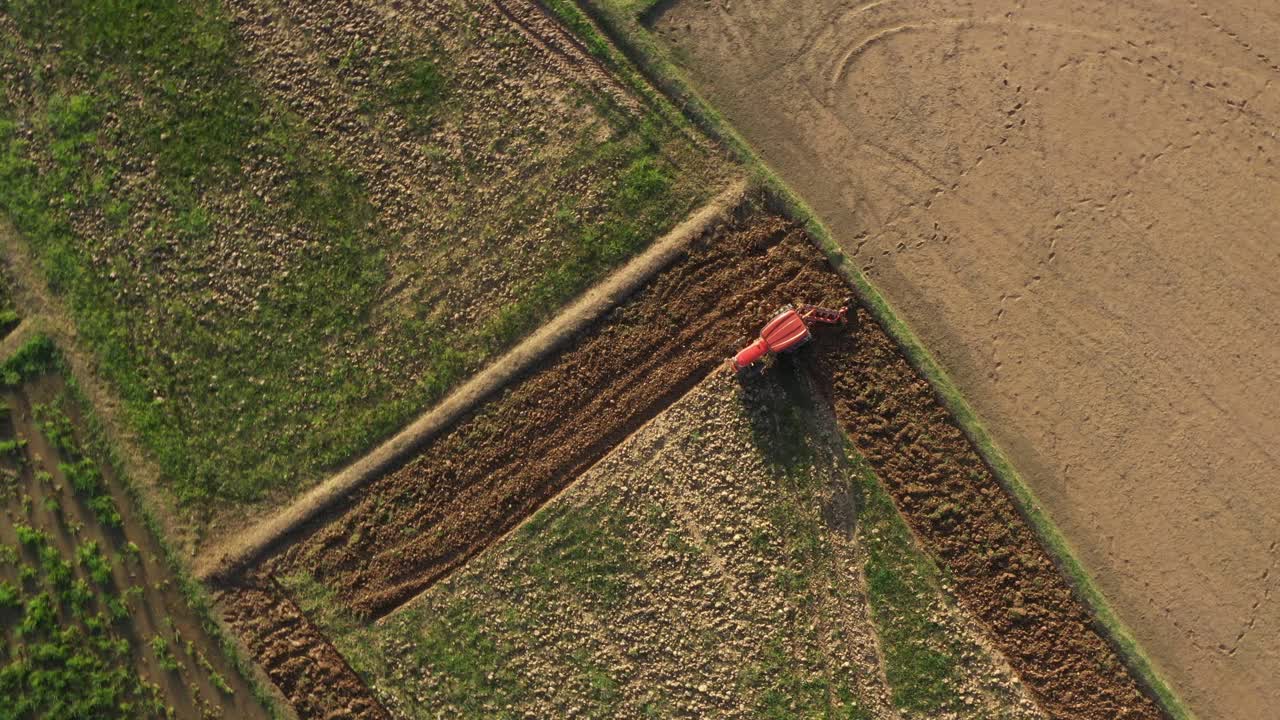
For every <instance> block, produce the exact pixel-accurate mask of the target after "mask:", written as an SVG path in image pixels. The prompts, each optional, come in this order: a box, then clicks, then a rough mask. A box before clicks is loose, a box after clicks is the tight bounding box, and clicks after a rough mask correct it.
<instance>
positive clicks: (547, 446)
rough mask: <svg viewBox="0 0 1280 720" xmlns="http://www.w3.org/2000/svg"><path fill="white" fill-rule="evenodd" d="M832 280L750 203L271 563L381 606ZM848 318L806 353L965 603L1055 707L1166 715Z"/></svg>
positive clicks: (483, 541)
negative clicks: (783, 307)
mask: <svg viewBox="0 0 1280 720" xmlns="http://www.w3.org/2000/svg"><path fill="white" fill-rule="evenodd" d="M846 288H847V286H846V285H844V283H843V282H842V281H841V280H840V278H839V277H838V276H837V275H836V274H835V273H833V272H832V271H831V270H830V269H829V268H828V266H827V265H826V263H825V261H824V260H823V259H822V258H821V257H820V254H819V253H818V251H817V250H816V249H814V248H813V247H812V245H811V244H810V243H809V242H808V241H807V240H806V239H805V236H804V234H803V231H801V230H800V229H799V228H798V227H797V226H795V225H794V224H790V223H788V222H786V221H784V220H781V219H780V218H777V217H776V216H772V215H769V214H767V213H763V212H759V213H754V214H745V211H744V214H740V215H739V217H738V218H737V219H736V220H735V221H734V222H733V223H732V224H731V225H729V226H727V227H726V226H722V227H720V228H717V229H716V230H714V231H712V233H711V234H710V237H709V238H706V239H704V240H703V241H699V242H697V243H695V244H694V245H693V246H691V249H690V250H689V252H688V256H687V257H686V258H685V259H683V260H681V261H679V262H677V263H676V264H675V265H674V266H673V267H672V268H671V270H669V271H668V272H666V273H664V274H663V275H661V276H659V277H658V278H656V279H655V280H654V281H653V282H652V283H651V284H650V285H649V286H648V287H647V288H646V289H645V290H644V291H642V292H641V293H639V294H638V295H637V296H636V297H634V298H633V299H632V300H631V301H629V302H628V303H626V304H625V305H623V306H621V307H620V308H619V309H617V310H616V311H615V312H614V313H612V314H611V315H610V316H609V317H608V318H607V319H606V320H604V321H602V322H601V323H600V324H599V325H598V326H596V328H595V329H594V330H593V331H591V332H590V333H588V334H585V335H584V336H583V337H582V338H581V339H580V340H579V341H578V342H577V343H575V344H574V345H573V346H571V348H570V349H569V350H568V351H566V352H565V353H564V354H562V355H560V356H559V357H558V358H556V359H554V360H551V361H548V362H547V364H546V365H545V366H544V367H542V368H541V369H539V370H537V371H535V372H533V373H532V374H531V375H530V376H528V377H527V378H526V379H524V380H523V381H521V382H520V383H518V384H517V385H515V386H513V387H511V388H510V389H508V390H507V391H506V392H505V393H504V394H503V395H502V396H500V397H499V398H497V399H496V400H495V401H493V402H492V403H490V404H489V405H488V406H486V407H485V408H484V409H482V410H481V411H479V412H478V413H477V414H475V415H474V416H472V417H470V418H468V419H466V420H465V421H463V422H462V423H461V424H460V425H459V426H458V427H457V428H456V429H454V430H453V431H451V432H450V433H448V434H446V435H444V436H442V437H441V438H440V439H439V440H437V441H436V442H434V443H433V444H431V445H430V446H428V447H427V448H426V449H425V450H424V452H423V454H422V455H421V456H420V457H418V458H417V459H415V460H413V461H410V462H409V463H408V464H407V465H405V466H404V467H402V468H401V469H399V470H397V471H395V472H393V473H391V474H389V475H387V476H386V477H384V478H383V479H381V480H378V481H375V482H373V483H372V484H370V485H369V486H368V487H367V488H365V489H364V490H363V491H362V492H361V493H359V494H358V496H356V497H355V498H354V499H353V500H352V501H351V502H350V503H349V504H348V505H346V506H345V507H341V508H340V509H339V510H338V511H337V512H335V513H332V514H330V515H329V516H327V517H326V518H324V522H323V523H318V524H314V525H313V526H312V527H311V528H309V529H308V530H307V532H306V533H305V535H304V536H302V537H300V538H299V539H298V540H297V542H296V543H295V544H294V545H293V546H291V547H289V548H288V549H286V550H284V551H283V552H282V553H280V554H279V555H277V556H276V557H275V558H272V559H271V560H269V561H268V562H267V563H266V568H267V570H268V572H271V573H278V574H282V575H283V574H292V573H297V572H306V573H309V574H310V575H311V576H312V577H313V578H314V579H315V580H318V581H319V582H320V583H321V585H323V586H326V587H328V588H330V589H331V590H332V591H333V592H334V593H335V597H336V599H337V600H338V601H339V602H342V603H347V604H349V605H350V606H351V607H352V608H353V609H354V610H356V611H357V612H360V613H365V614H371V615H375V616H378V615H383V614H385V613H387V612H388V611H390V610H392V609H394V608H395V607H397V606H399V605H400V604H402V603H404V602H405V601H406V600H408V599H410V598H411V597H413V596H414V595H415V594H416V593H418V592H419V591H421V590H422V589H424V588H426V587H428V586H430V585H431V584H432V583H433V582H435V581H436V580H438V579H439V578H440V577H442V576H443V575H445V574H446V573H448V572H450V571H452V570H453V569H455V568H457V567H458V566H459V565H461V564H462V563H463V562H465V561H466V560H467V559H468V558H470V557H471V556H472V555H474V554H475V553H476V552H477V551H479V550H480V549H482V548H484V547H485V546H487V545H489V544H491V543H492V542H494V541H495V540H496V539H497V538H498V537H499V536H500V535H501V534H502V533H503V532H505V531H506V530H508V529H510V528H511V527H513V526H514V525H515V524H516V523H518V522H519V521H520V520H521V519H522V518H524V517H526V516H528V515H529V514H530V513H531V512H532V511H533V510H534V509H536V508H537V507H538V506H540V505H541V504H542V503H544V502H545V501H546V500H547V499H548V498H550V497H551V496H552V495H554V494H555V493H556V492H557V491H558V490H559V489H561V488H563V487H565V486H566V485H567V484H568V483H570V482H571V481H572V480H573V479H575V478H576V477H577V476H578V475H579V474H580V473H582V472H583V471H584V470H586V469H587V468H588V467H589V466H590V465H592V464H593V463H594V462H595V461H596V460H598V459H599V458H601V457H603V456H604V455H605V454H606V453H607V452H608V451H609V450H610V449H611V448H612V447H614V446H615V445H617V444H618V443H619V442H620V441H621V440H622V439H624V438H625V437H626V436H627V435H628V434H630V433H631V432H632V431H634V430H635V429H636V428H637V427H639V426H640V425H641V424H642V423H643V422H644V420H646V419H647V418H649V417H652V416H653V415H654V414H656V413H657V412H659V411H660V410H662V409H663V408H664V407H666V406H667V405H668V404H670V403H671V402H672V401H674V400H675V399H676V398H678V397H679V396H681V395H683V394H684V392H685V391H686V390H687V389H689V388H690V387H692V386H693V385H694V384H695V383H696V382H697V380H698V379H700V378H701V377H703V376H704V375H705V374H706V373H707V372H709V371H710V370H711V369H713V368H714V367H715V366H716V365H717V364H718V363H719V362H721V361H722V359H723V358H724V357H725V356H726V355H728V354H729V353H730V352H732V351H733V350H734V349H736V348H737V347H738V345H739V344H740V343H741V342H742V341H745V340H746V339H747V337H748V334H749V333H750V332H751V331H752V329H754V328H756V327H757V326H758V325H759V324H760V323H761V322H762V321H763V320H764V319H766V318H767V317H768V315H769V314H770V313H771V312H772V311H773V310H774V309H775V308H776V307H777V306H778V305H780V304H782V303H783V302H784V301H787V300H795V301H801V302H803V301H810V302H823V303H828V304H830V303H833V302H835V301H837V300H838V299H839V298H840V296H841V294H842V293H844V292H847V290H846ZM855 316H856V317H855V322H853V323H852V324H851V326H850V328H849V329H848V330H847V331H843V332H835V333H827V334H826V337H825V339H820V340H819V342H818V343H815V346H816V352H806V353H805V354H804V355H803V357H811V356H817V358H818V359H817V360H816V361H814V362H815V366H814V372H815V374H816V376H817V377H818V378H819V381H820V383H822V384H824V385H825V386H826V387H829V388H830V389H831V391H832V393H833V397H834V398H835V399H836V410H837V416H838V417H839V419H840V421H841V422H842V424H844V425H845V426H846V430H848V431H849V432H851V433H852V436H853V437H854V439H855V441H856V444H857V445H858V447H859V449H860V450H862V451H863V452H864V453H866V454H867V456H868V458H869V460H870V461H871V463H872V465H873V466H874V467H875V469H876V470H877V472H879V473H881V474H882V475H883V476H884V479H885V483H886V485H888V487H889V488H890V490H891V492H892V493H893V494H894V496H895V498H896V499H897V500H898V501H899V502H900V507H901V508H902V510H903V511H904V514H905V516H906V517H907V520H908V523H909V524H910V525H911V526H912V527H913V528H914V529H915V530H916V531H917V532H918V533H919V534H920V536H921V539H922V540H923V542H924V544H925V546H926V547H927V548H929V549H930V550H931V551H933V552H935V553H936V554H938V555H939V556H940V557H941V559H942V561H943V564H944V566H946V567H947V568H948V570H949V571H950V572H951V573H952V574H953V576H954V578H955V583H956V587H957V591H958V594H959V596H960V598H961V602H962V603H963V604H964V606H965V608H966V609H967V610H969V611H970V612H972V613H973V614H974V615H975V616H976V617H977V618H978V619H979V620H980V621H981V622H983V623H984V624H985V625H986V626H987V627H988V629H989V632H990V635H991V640H992V642H993V643H994V644H995V645H996V646H997V647H998V648H999V649H1000V650H1001V652H1003V653H1004V654H1005V655H1006V656H1007V657H1008V658H1009V660H1010V663H1011V665H1012V667H1013V668H1014V669H1015V671H1017V672H1018V673H1019V675H1020V677H1021V678H1022V679H1023V680H1024V682H1025V683H1026V684H1027V686H1028V687H1029V688H1030V689H1031V691H1032V692H1033V694H1035V696H1036V697H1037V699H1038V701H1040V702H1041V703H1042V704H1043V706H1044V707H1045V708H1046V710H1047V711H1049V712H1050V713H1052V715H1053V716H1054V717H1057V718H1072V719H1073V720H1091V719H1094V718H1096V719H1098V720H1114V718H1157V717H1160V713H1159V712H1158V710H1157V709H1156V708H1155V706H1154V705H1153V704H1152V702H1151V701H1150V700H1149V699H1147V698H1146V697H1145V696H1143V695H1142V694H1141V693H1140V692H1139V691H1138V689H1137V686H1136V685H1135V683H1134V681H1133V680H1132V679H1131V678H1130V677H1129V676H1128V675H1127V674H1126V672H1125V670H1124V668H1123V667H1122V666H1121V664H1120V662H1119V661H1118V659H1117V657H1116V655H1115V654H1114V653H1113V652H1112V650H1111V648H1110V647H1109V646H1108V645H1107V644H1106V643H1105V642H1104V641H1103V639H1102V638H1101V637H1100V636H1099V635H1098V634H1097V632H1096V631H1095V630H1094V629H1093V627H1092V626H1091V623H1090V618H1089V616H1088V615H1087V613H1086V612H1085V610H1084V609H1083V607H1082V606H1081V605H1080V604H1079V603H1078V602H1077V601H1076V600H1075V599H1074V598H1073V596H1072V594H1071V591H1070V589H1069V586H1068V585H1067V583H1066V581H1065V579H1064V578H1063V577H1062V576H1061V575H1059V574H1058V572H1057V570H1056V568H1055V567H1054V565H1053V563H1052V561H1051V560H1050V559H1049V557H1048V556H1047V555H1046V554H1045V552H1044V551H1043V550H1042V549H1041V547H1040V546H1039V544H1038V542H1037V541H1036V539H1035V537H1034V535H1033V534H1032V533H1031V532H1030V531H1029V530H1028V529H1027V528H1026V527H1025V526H1023V525H1022V521H1021V519H1020V517H1019V516H1018V514H1017V512H1016V510H1015V509H1014V507H1013V505H1012V503H1011V502H1010V501H1009V500H1008V498H1007V497H1006V496H1005V495H1004V494H1003V493H1002V490H1001V489H1000V487H999V485H998V484H997V483H996V482H995V480H994V479H993V478H992V477H991V476H990V474H989V472H988V471H987V469H986V468H985V466H983V464H982V462H981V460H980V459H979V457H978V455H977V454H976V452H975V451H974V449H973V448H972V447H971V445H969V443H968V442H967V441H966V440H965V438H964V437H963V435H962V434H961V432H960V431H959V430H958V429H957V428H956V426H955V425H954V424H953V423H952V422H951V420H950V418H949V416H948V415H947V413H946V412H945V410H944V409H943V407H942V405H941V404H940V402H939V401H938V400H937V399H936V398H935V397H934V396H933V395H932V394H931V391H930V388H929V386H928V385H927V383H925V381H923V380H922V379H920V378H919V377H918V376H917V375H916V374H915V373H914V372H913V370H912V369H911V368H910V366H909V365H908V364H907V363H906V361H905V360H904V359H903V358H902V356H901V355H900V354H899V352H898V351H897V349H896V348H895V346H894V345H893V344H892V342H891V341H890V339H889V338H888V337H887V336H886V335H885V333H884V332H883V330H882V329H881V328H880V327H879V326H878V325H876V324H875V323H874V322H873V321H871V320H870V318H869V316H868V315H867V314H866V313H865V312H863V311H858V312H857V313H855ZM820 337H821V336H820ZM251 644H252V643H251Z"/></svg>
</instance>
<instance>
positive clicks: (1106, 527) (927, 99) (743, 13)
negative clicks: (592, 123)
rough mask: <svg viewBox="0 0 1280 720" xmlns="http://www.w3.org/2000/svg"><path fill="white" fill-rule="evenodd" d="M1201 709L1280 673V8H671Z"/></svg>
mask: <svg viewBox="0 0 1280 720" xmlns="http://www.w3.org/2000/svg"><path fill="white" fill-rule="evenodd" d="M655 28H656V29H657V31H658V32H659V33H660V34H661V35H662V36H663V37H665V38H666V39H667V40H669V41H670V43H671V44H672V45H673V46H674V48H675V50H676V56H677V57H678V58H680V59H681V61H682V62H683V63H684V64H685V65H686V67H687V69H688V70H689V72H690V75H691V76H692V79H693V81H694V84H695V85H697V86H698V87H699V89H700V90H701V91H702V92H703V93H704V94H705V95H706V96H707V97H708V99H709V100H710V101H711V102H712V103H713V104H715V105H716V106H717V107H718V108H719V109H720V110H721V111H723V113H724V114H725V116H726V117H727V118H728V120H729V121H730V122H732V123H733V124H734V125H735V126H736V127H737V128H738V129H739V130H740V131H741V132H742V134H743V135H744V136H745V137H746V138H747V140H748V141H749V142H750V143H751V144H752V145H753V146H755V148H756V149H757V150H758V151H759V152H760V153H761V154H762V155H763V157H764V158H765V159H766V161H768V162H769V163H770V164H771V165H773V166H774V167H775V168H776V169H777V170H778V171H779V173H780V174H781V176H782V177H783V178H784V179H785V180H786V181H787V182H789V183H790V184H791V185H792V186H793V187H794V188H795V189H796V190H797V191H798V192H799V194H800V195H801V196H803V197H804V198H805V199H806V200H807V201H808V202H809V203H810V204H811V205H812V206H813V207H814V208H815V209H816V211H817V212H818V214H819V215H820V216H821V217H822V218H823V219H824V220H825V221H826V222H827V223H828V225H829V226H830V227H831V229H832V231H833V234H834V236H835V238H836V240H837V241H838V242H839V243H840V244H841V245H842V246H843V247H844V249H845V251H846V253H847V254H848V255H849V256H850V257H851V258H853V259H854V261H855V262H856V263H857V264H858V265H859V266H860V267H862V268H864V270H865V271H866V272H868V274H869V275H870V278H871V279H872V281H873V282H874V283H876V284H877V286H878V287H879V288H880V289H881V290H882V291H883V292H884V293H885V294H886V295H887V297H888V298H889V300H890V302H891V303H892V304H893V305H894V306H895V308H896V309H897V310H899V311H900V313H901V314H902V315H903V317H904V318H905V319H906V320H907V322H908V323H909V324H910V325H911V326H912V327H913V329H914V330H915V331H916V332H917V333H918V334H919V335H920V336H921V338H922V339H923V341H924V344H925V345H926V346H927V347H929V348H930V349H931V350H933V351H934V352H935V353H936V354H937V356H938V357H939V359H940V360H941V362H942V364H943V365H944V366H945V367H946V368H947V369H948V371H949V372H950V373H951V374H952V376H953V377H954V379H955V380H956V383H957V384H958V385H959V387H960V389H961V390H962V391H963V392H964V393H965V395H966V397H967V398H968V399H969V400H970V402H972V403H973V405H974V406H975V409H976V410H977V412H978V413H979V414H980V415H981V416H982V417H984V418H985V419H986V420H987V421H988V422H989V423H990V427H991V428H992V430H993V433H994V435H995V436H996V440H997V442H998V444H999V445H1000V446H1001V447H1002V448H1003V449H1004V450H1005V451H1006V452H1007V453H1008V454H1009V455H1010V456H1011V459H1012V461H1013V463H1014V465H1015V466H1016V467H1018V468H1019V470H1020V471H1021V472H1022V473H1023V475H1024V477H1025V478H1026V480H1027V482H1028V483H1029V484H1030V485H1031V486H1032V487H1033V489H1034V490H1035V491H1036V493H1037V494H1038V495H1039V497H1040V499H1041V500H1043V501H1044V503H1045V505H1046V509H1047V510H1048V511H1049V513H1050V515H1051V516H1052V517H1053V518H1054V520H1055V521H1056V522H1057V523H1058V524H1059V525H1060V526H1061V528H1062V530H1063V531H1064V533H1065V534H1066V536H1067V537H1068V538H1069V539H1070V541H1071V542H1072V543H1073V545H1074V546H1075V549H1076V550H1077V551H1078V553H1079V555H1080V557H1081V559H1082V560H1083V562H1084V564H1085V566H1086V567H1087V568H1088V569H1089V571H1090V572H1091V573H1092V574H1093V575H1094V576H1095V577H1096V578H1097V580H1098V583H1099V585H1100V587H1101V588H1102V590H1103V592H1104V593H1105V594H1106V595H1107V596H1108V598H1110V600H1111V601H1112V602H1113V604H1114V605H1115V607H1116V609H1117V611H1118V613H1119V614H1120V616H1121V618H1122V619H1123V620H1124V621H1125V622H1126V623H1127V624H1128V625H1130V626H1131V627H1132V628H1133V630H1134V631H1135V634H1136V636H1137V638H1138V640H1139V641H1140V643H1141V644H1142V645H1143V646H1144V648H1145V649H1146V650H1147V651H1148V652H1149V653H1150V654H1151V655H1152V656H1153V658H1154V659H1155V661H1156V663H1157V665H1158V666H1160V667H1161V669H1162V670H1163V671H1164V673H1165V674H1166V675H1167V676H1169V678H1170V680H1171V681H1172V682H1173V684H1174V685H1175V687H1177V688H1178V689H1179V690H1180V692H1181V693H1182V694H1183V696H1184V698H1185V699H1186V700H1187V701H1188V703H1189V704H1190V706H1191V707H1192V709H1193V710H1194V711H1196V712H1197V713H1198V714H1199V715H1201V716H1202V717H1204V718H1259V717H1265V716H1269V715H1271V714H1273V713H1274V708H1275V707H1276V705H1277V704H1278V703H1280V688H1278V687H1277V686H1276V684H1275V683H1274V682H1272V680H1273V679H1274V678H1275V677H1277V676H1280V605H1278V604H1276V603H1274V602H1272V601H1271V597H1272V595H1273V594H1274V589H1275V588H1274V583H1275V582H1276V580H1275V578H1276V577H1277V573H1276V572H1275V570H1276V563H1277V562H1278V561H1280V505H1277V503H1276V502H1275V497H1276V495H1275V492H1274V488H1273V487H1272V486H1273V484H1274V478H1276V477H1277V476H1280V456H1278V455H1277V454H1276V452H1275V450H1274V448H1273V446H1274V444H1275V442H1274V441H1275V439H1276V437H1277V436H1278V435H1280V414H1278V411H1277V410H1276V408H1278V407H1280V362H1277V361H1278V360H1280V316H1277V314H1276V313H1275V312H1274V308H1275V307H1276V304H1277V300H1280V294H1278V291H1277V285H1276V283H1275V277H1276V274H1277V265H1278V263H1280V253H1278V252H1277V250H1276V245H1275V238H1274V236H1275V228H1276V227H1278V226H1280V173H1278V172H1277V167H1276V160H1275V156H1276V150H1277V134H1276V127H1277V125H1278V124H1280V83H1277V82H1276V81H1277V80H1278V79H1280V7H1278V6H1277V5H1276V4H1274V3H1256V2H1246V1H1245V0H1224V1H1222V2H1216V3H1205V2H1201V1H1200V0H1185V1H1182V2H1157V1H1156V0H1139V1H1138V2H1129V3H1111V2H1103V1H1101V0H1072V1H1071V2H1066V3H1031V4H1028V3H1025V2H1017V1H1015V0H970V1H968V2H962V3H949V2H937V1H936V0H900V1H898V2H890V1H888V0H880V1H876V2H843V1H842V0H802V1H801V2H791V1H787V2H784V1H783V0H758V1H755V2H734V3H729V2H720V1H717V2H689V1H680V2H674V3H670V4H668V5H667V6H666V7H665V10H664V12H663V13H662V14H661V15H660V16H659V17H657V18H655Z"/></svg>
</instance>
